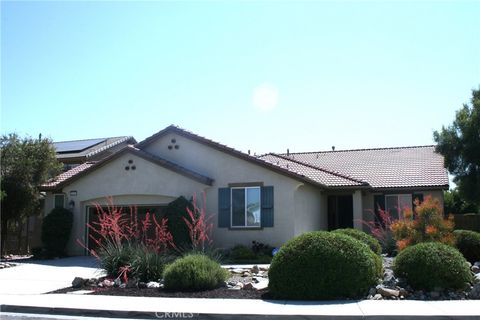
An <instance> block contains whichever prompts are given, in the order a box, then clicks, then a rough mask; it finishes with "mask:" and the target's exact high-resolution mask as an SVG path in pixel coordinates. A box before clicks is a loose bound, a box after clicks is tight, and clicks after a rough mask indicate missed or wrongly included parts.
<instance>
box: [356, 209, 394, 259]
mask: <svg viewBox="0 0 480 320" xmlns="http://www.w3.org/2000/svg"><path fill="white" fill-rule="evenodd" d="M394 221H395V219H394V218H393V217H392V215H391V214H390V212H389V211H388V210H383V209H382V208H380V207H378V214H376V215H375V218H374V219H372V220H362V221H361V222H362V223H363V224H364V225H365V226H367V227H368V228H369V230H370V233H371V234H372V236H373V237H375V238H376V239H377V240H378V242H380V245H381V246H382V251H383V252H384V253H386V254H388V255H390V256H392V255H394V254H395V251H396V250H395V249H396V248H395V239H393V233H392V230H391V229H390V226H391V225H392V223H393V222H394Z"/></svg>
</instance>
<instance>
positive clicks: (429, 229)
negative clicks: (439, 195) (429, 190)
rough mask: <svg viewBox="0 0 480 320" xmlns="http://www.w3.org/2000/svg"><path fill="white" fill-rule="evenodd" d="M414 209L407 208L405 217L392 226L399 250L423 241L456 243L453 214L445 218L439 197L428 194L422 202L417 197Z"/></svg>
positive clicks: (404, 212)
mask: <svg viewBox="0 0 480 320" xmlns="http://www.w3.org/2000/svg"><path fill="white" fill-rule="evenodd" d="M414 211H415V214H413V212H412V210H411V209H409V208H405V209H404V210H403V217H401V218H400V219H398V220H396V221H394V222H393V223H392V224H391V226H390V229H391V230H392V232H393V236H394V238H395V240H396V241H397V248H398V250H399V251H401V250H403V249H405V248H406V247H408V246H411V245H414V244H417V243H421V242H431V241H436V242H442V243H445V244H450V245H452V244H453V243H454V235H453V216H452V215H450V216H449V217H448V218H447V219H444V217H443V210H442V207H441V205H440V201H439V200H438V199H434V198H432V197H431V196H427V197H425V199H424V201H423V202H422V203H420V201H419V200H418V199H417V200H415V210H414Z"/></svg>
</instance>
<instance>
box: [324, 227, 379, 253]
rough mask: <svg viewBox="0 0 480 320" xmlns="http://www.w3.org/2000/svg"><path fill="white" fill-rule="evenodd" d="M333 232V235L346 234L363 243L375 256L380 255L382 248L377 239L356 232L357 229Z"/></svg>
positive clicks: (361, 232) (358, 231)
mask: <svg viewBox="0 0 480 320" xmlns="http://www.w3.org/2000/svg"><path fill="white" fill-rule="evenodd" d="M333 232H335V233H342V234H346V235H347V236H350V237H352V238H355V239H357V240H359V241H361V242H363V243H365V244H366V245H367V246H369V247H370V249H371V250H372V251H373V252H374V253H376V254H381V253H382V246H381V245H380V242H378V240H377V239H375V238H374V237H372V236H371V235H369V234H367V233H365V232H363V231H360V230H357V229H352V228H347V229H337V230H334V231H333Z"/></svg>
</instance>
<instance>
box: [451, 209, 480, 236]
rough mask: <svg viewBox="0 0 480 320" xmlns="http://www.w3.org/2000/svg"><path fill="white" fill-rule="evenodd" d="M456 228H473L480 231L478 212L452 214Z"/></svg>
mask: <svg viewBox="0 0 480 320" xmlns="http://www.w3.org/2000/svg"><path fill="white" fill-rule="evenodd" d="M454 219H455V220H454V221H455V229H456V230H459V229H461V230H474V231H477V232H480V214H475V213H467V214H456V215H454Z"/></svg>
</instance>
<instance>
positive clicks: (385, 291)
mask: <svg viewBox="0 0 480 320" xmlns="http://www.w3.org/2000/svg"><path fill="white" fill-rule="evenodd" d="M377 293H379V294H381V295H382V296H383V297H398V296H400V291H398V290H395V289H389V288H385V287H384V286H377Z"/></svg>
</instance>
